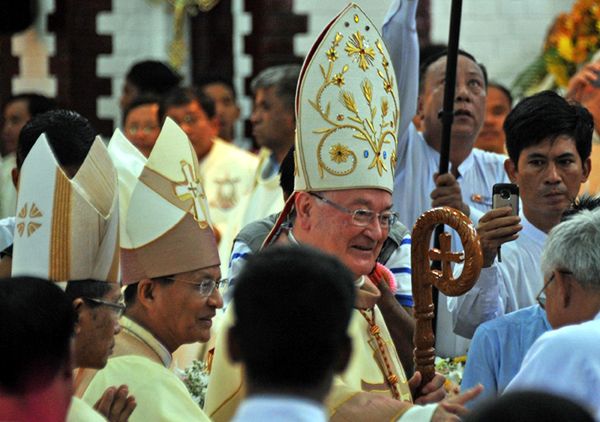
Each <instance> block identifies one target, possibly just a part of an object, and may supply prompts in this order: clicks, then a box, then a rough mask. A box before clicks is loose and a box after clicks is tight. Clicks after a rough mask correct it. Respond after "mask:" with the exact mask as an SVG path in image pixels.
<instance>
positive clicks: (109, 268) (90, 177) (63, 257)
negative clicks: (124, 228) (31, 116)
mask: <svg viewBox="0 0 600 422" xmlns="http://www.w3.org/2000/svg"><path fill="white" fill-rule="evenodd" d="M118 206H119V205H118V193H117V172H116V170H115V168H114V166H113V165H112V161H111V159H110V157H109V155H108V151H107V150H106V147H105V146H104V144H103V143H102V140H101V139H100V138H99V137H97V138H96V139H95V141H94V143H93V144H92V147H91V148H90V151H89V152H88V154H87V156H86V158H85V160H84V162H83V164H82V165H81V167H80V168H79V170H78V171H77V174H76V175H75V177H73V178H72V179H69V177H68V176H67V175H66V174H65V173H64V172H63V170H62V168H61V166H60V164H59V163H58V161H57V159H56V157H55V155H54V152H53V151H52V148H51V147H50V145H49V143H48V141H47V139H46V136H45V135H44V134H42V135H41V136H40V137H39V138H38V140H37V142H36V143H35V145H34V146H33V148H32V149H31V151H30V152H29V154H28V155H27V158H26V159H25V162H24V163H23V166H22V167H21V172H20V176H19V194H18V200H17V216H16V227H15V237H14V250H13V260H12V275H13V276H35V277H40V278H45V279H49V280H53V281H55V282H65V281H69V280H81V279H94V280H100V281H108V282H114V283H116V282H118V278H119V215H118Z"/></svg>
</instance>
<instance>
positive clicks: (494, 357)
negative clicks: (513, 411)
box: [461, 305, 552, 407]
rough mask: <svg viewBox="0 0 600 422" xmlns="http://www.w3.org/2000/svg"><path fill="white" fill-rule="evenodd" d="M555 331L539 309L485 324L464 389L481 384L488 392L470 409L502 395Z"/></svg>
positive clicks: (478, 333) (471, 350) (531, 308)
mask: <svg viewBox="0 0 600 422" xmlns="http://www.w3.org/2000/svg"><path fill="white" fill-rule="evenodd" d="M551 328H552V327H550V324H548V320H547V319H546V312H545V311H544V310H543V309H542V308H540V307H539V305H534V306H529V307H527V308H523V309H520V310H518V311H516V312H511V313H510V314H506V315H504V316H501V317H499V318H496V319H493V320H491V321H487V322H485V323H483V324H481V325H480V326H479V327H478V328H477V330H476V331H475V336H474V337H473V340H472V341H471V347H470V348H469V354H468V357H467V366H466V367H465V372H464V374H463V380H462V384H461V389H465V390H466V389H469V388H471V387H474V386H476V385H477V384H483V387H484V389H483V392H482V393H481V394H480V395H479V397H477V398H476V399H475V400H473V401H471V402H470V403H469V407H473V406H475V405H476V404H477V403H479V402H481V401H482V400H485V399H486V398H492V397H496V396H498V395H500V394H502V392H503V391H504V389H505V388H506V386H507V385H508V383H509V382H510V381H511V380H512V379H513V377H514V376H515V375H516V374H517V372H518V371H519V368H520V367H521V362H522V361H523V357H524V356H525V354H526V353H527V351H528V350H529V347H530V346H531V345H532V344H533V342H534V341H535V340H537V338H538V337H539V336H541V335H542V334H543V333H545V332H546V331H548V330H550V329H551Z"/></svg>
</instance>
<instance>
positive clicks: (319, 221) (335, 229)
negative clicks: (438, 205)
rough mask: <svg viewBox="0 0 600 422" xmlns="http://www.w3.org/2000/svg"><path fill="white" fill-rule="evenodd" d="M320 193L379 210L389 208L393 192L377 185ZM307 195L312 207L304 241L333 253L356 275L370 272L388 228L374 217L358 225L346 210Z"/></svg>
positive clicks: (344, 204) (345, 204)
mask: <svg viewBox="0 0 600 422" xmlns="http://www.w3.org/2000/svg"><path fill="white" fill-rule="evenodd" d="M303 194H304V195H308V194H306V193H303ZM319 194H320V195H321V196H323V197H325V198H326V199H328V200H330V201H333V202H335V203H336V204H338V205H340V206H342V207H344V208H347V209H349V210H351V211H354V210H357V209H367V210H371V211H374V212H376V213H381V212H384V211H389V210H390V209H391V208H392V195H391V194H390V193H389V192H386V191H383V190H380V189H347V190H341V191H329V192H320V193H319ZM310 198H311V199H310V200H311V201H313V206H312V209H313V211H312V213H311V216H310V220H311V222H310V230H309V232H308V239H305V241H306V243H308V244H310V245H312V246H314V247H316V248H318V249H321V250H322V251H324V252H328V253H330V254H332V255H334V256H336V257H337V258H338V259H340V260H341V261H342V262H343V263H344V264H345V265H346V266H347V267H348V268H349V269H350V270H351V271H352V272H353V274H354V276H355V277H356V278H358V277H359V276H361V275H367V274H370V273H371V271H372V270H373V268H374V267H375V262H376V259H377V257H378V256H379V252H381V247H382V246H383V242H384V241H385V239H386V238H387V236H388V230H389V229H388V228H385V227H382V226H381V224H380V223H379V221H378V219H377V218H375V219H374V220H373V221H372V222H371V223H370V224H368V225H366V226H357V225H356V224H354V222H353V218H352V215H350V214H349V213H346V212H343V211H340V210H339V209H337V208H335V207H333V206H331V205H330V204H327V203H325V202H323V201H321V200H319V199H318V198H316V197H314V196H311V197H310Z"/></svg>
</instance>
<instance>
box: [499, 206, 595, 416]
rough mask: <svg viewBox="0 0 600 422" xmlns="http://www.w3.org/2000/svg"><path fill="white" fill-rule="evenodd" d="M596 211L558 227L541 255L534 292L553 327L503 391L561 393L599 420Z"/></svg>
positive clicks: (584, 213) (575, 216) (579, 216)
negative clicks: (540, 275) (538, 286)
mask: <svg viewBox="0 0 600 422" xmlns="http://www.w3.org/2000/svg"><path fill="white" fill-rule="evenodd" d="M599 227H600V210H594V211H581V212H580V213H578V214H576V215H574V216H573V217H571V218H570V219H568V220H567V221H565V222H563V223H561V224H559V225H557V226H556V227H555V228H554V229H552V231H551V232H550V234H549V236H548V240H547V241H546V246H545V247H544V253H543V256H542V271H543V274H544V278H545V284H544V286H543V288H542V289H541V290H540V292H539V294H538V301H539V303H540V306H543V307H545V309H546V314H547V316H548V322H550V325H552V327H553V328H554V330H553V331H549V332H547V333H545V334H543V335H542V336H541V337H540V338H539V339H537V340H536V342H535V343H534V344H533V345H532V346H531V349H529V352H528V353H527V355H526V356H525V359H524V361H523V365H522V366H521V369H520V371H519V373H518V374H517V375H516V376H515V378H514V379H513V381H512V382H511V383H510V384H509V385H508V387H507V389H506V391H516V390H538V391H545V392H549V393H554V394H559V395H562V396H565V397H567V398H569V399H572V400H574V401H576V402H578V403H579V404H581V405H583V406H585V407H587V408H588V409H589V410H591V411H592V413H593V414H594V415H595V417H596V419H598V420H600V396H599V395H598V392H599V391H600V354H598V350H599V349H600V254H599V252H598V245H599V244H600V230H599V229H598V228H599Z"/></svg>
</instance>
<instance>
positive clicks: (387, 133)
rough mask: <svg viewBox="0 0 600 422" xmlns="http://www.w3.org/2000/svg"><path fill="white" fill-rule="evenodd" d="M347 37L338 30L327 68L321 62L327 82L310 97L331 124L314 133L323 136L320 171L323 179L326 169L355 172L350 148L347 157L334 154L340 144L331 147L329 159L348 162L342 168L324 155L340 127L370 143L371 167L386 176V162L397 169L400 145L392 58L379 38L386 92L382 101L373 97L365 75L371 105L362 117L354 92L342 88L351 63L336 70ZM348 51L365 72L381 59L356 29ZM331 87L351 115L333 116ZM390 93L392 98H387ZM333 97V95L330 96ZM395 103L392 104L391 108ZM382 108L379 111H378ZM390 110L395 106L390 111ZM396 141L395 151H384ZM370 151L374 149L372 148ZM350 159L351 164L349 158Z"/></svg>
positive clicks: (319, 148) (366, 152) (363, 85)
mask: <svg viewBox="0 0 600 422" xmlns="http://www.w3.org/2000/svg"><path fill="white" fill-rule="evenodd" d="M343 39H344V36H343V35H342V34H341V33H340V32H337V33H336V34H335V35H334V37H333V40H332V41H331V47H330V48H329V49H328V50H327V51H326V52H325V55H326V57H327V59H328V66H327V69H325V67H324V66H323V64H320V65H319V68H320V70H321V75H322V77H323V81H322V83H321V86H320V87H319V89H318V90H317V93H316V97H315V100H314V101H313V100H308V102H309V104H310V105H311V106H312V107H313V108H314V109H315V110H316V111H317V112H318V113H319V115H320V116H321V118H322V119H323V120H324V121H325V123H327V124H328V127H324V128H319V129H315V130H314V131H313V133H316V134H320V135H322V136H321V139H320V142H319V144H318V146H317V163H318V171H319V175H320V177H321V178H323V177H324V171H326V172H327V173H329V174H332V175H336V176H345V175H348V174H350V173H352V172H353V171H354V170H355V169H356V166H357V164H358V163H357V162H358V157H357V155H356V153H355V152H354V151H353V150H351V149H348V153H347V154H346V153H344V155H343V158H344V159H340V158H341V157H340V156H339V155H338V154H335V155H334V154H333V153H332V149H335V148H336V147H337V145H339V144H337V145H334V146H332V147H330V148H329V152H330V156H329V162H331V163H335V164H336V165H337V166H335V167H339V165H340V164H342V163H344V164H348V165H347V166H344V167H342V168H341V169H340V168H333V167H332V165H330V164H328V163H327V162H325V157H324V156H323V148H324V145H325V143H326V142H327V140H328V138H329V137H330V136H331V135H333V134H334V133H336V132H337V131H340V130H351V131H352V137H353V138H354V139H357V140H359V141H362V142H364V143H366V144H368V147H369V149H368V150H367V149H365V150H364V153H363V156H364V158H365V159H368V158H369V155H370V154H372V159H371V163H370V164H369V167H368V168H369V169H373V168H375V169H377V172H378V173H379V175H380V176H381V175H383V173H384V172H386V171H388V167H387V166H386V161H387V159H389V162H390V167H391V169H392V171H393V169H394V166H395V160H396V156H395V153H394V151H395V149H396V145H397V143H398V142H397V138H396V129H397V128H396V122H397V120H398V107H397V101H396V96H395V94H394V90H393V86H394V85H393V84H394V80H393V76H391V75H390V72H389V61H388V59H387V58H386V56H385V54H384V50H383V46H382V44H381V40H379V39H377V41H376V42H375V46H376V47H377V51H378V52H379V56H380V57H381V68H382V69H383V70H381V69H379V68H377V75H378V76H379V78H381V80H382V83H383V90H384V92H385V95H384V96H382V98H380V101H379V104H377V99H374V97H373V83H372V81H371V80H370V79H369V78H365V79H364V80H363V82H362V83H361V94H362V98H363V99H364V101H365V102H366V105H367V106H368V110H369V112H368V115H366V116H362V115H361V114H360V112H359V107H358V104H357V101H356V99H355V97H354V94H353V93H352V92H350V91H347V90H344V89H342V87H343V86H344V84H345V79H344V74H345V73H346V72H348V71H349V70H350V66H348V64H344V65H341V68H338V69H337V70H338V71H336V69H335V62H336V60H337V51H336V48H337V47H338V46H339V44H340V42H341V41H342V40H343ZM346 52H347V53H348V55H349V56H351V57H352V56H353V55H355V56H356V55H357V56H356V57H358V59H357V60H355V61H357V62H358V67H359V68H360V69H362V70H363V71H365V70H367V69H368V68H369V65H371V64H373V63H374V60H375V59H376V58H377V55H378V54H377V52H376V51H375V50H374V49H373V48H372V47H369V46H368V45H367V44H366V41H365V39H364V36H363V35H362V34H361V33H360V32H359V31H356V32H355V33H353V34H352V35H351V38H350V41H348V42H347V43H346ZM327 88H333V89H337V90H338V91H339V97H338V99H339V101H340V103H341V104H342V105H343V107H344V108H345V109H346V111H347V114H346V115H344V114H342V113H341V112H340V113H337V114H336V116H335V118H334V117H332V116H330V114H331V103H330V102H329V101H327V103H326V104H325V105H323V100H324V98H323V97H324V95H323V94H324V92H325V90H326V89H327ZM388 96H389V98H387V97H388ZM326 97H327V98H331V96H330V95H327V96H326ZM390 105H391V107H390ZM378 109H379V110H378ZM390 109H392V111H391V113H390ZM378 111H379V124H377V123H376V117H377V115H378ZM390 142H392V143H393V148H391V153H390V154H389V157H388V156H387V155H388V153H387V151H383V148H384V145H386V144H389V143H390ZM369 150H370V151H369ZM349 158H350V162H349V163H348V159H349Z"/></svg>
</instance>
